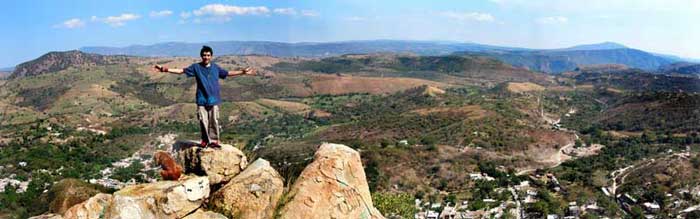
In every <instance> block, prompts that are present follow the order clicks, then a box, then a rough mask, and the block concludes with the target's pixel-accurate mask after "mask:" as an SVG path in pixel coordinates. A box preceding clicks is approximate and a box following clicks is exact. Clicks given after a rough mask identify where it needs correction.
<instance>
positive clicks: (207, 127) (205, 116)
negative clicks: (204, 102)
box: [197, 106, 220, 143]
mask: <svg viewBox="0 0 700 219" xmlns="http://www.w3.org/2000/svg"><path fill="white" fill-rule="evenodd" d="M197 118H198V119H199V129H200V132H201V133H202V141H204V142H206V143H211V142H217V143H218V142H219V133H220V129H219V106H197Z"/></svg>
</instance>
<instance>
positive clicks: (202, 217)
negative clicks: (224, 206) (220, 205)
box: [182, 209, 228, 219]
mask: <svg viewBox="0 0 700 219" xmlns="http://www.w3.org/2000/svg"><path fill="white" fill-rule="evenodd" d="M182 219H228V218H227V217H226V216H224V215H222V214H219V213H216V212H213V211H204V210H202V209H197V211H195V212H194V213H192V214H190V215H187V216H186V217H184V218H182Z"/></svg>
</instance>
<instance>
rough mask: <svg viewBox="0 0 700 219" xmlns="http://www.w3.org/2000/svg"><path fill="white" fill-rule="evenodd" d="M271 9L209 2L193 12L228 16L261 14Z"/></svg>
mask: <svg viewBox="0 0 700 219" xmlns="http://www.w3.org/2000/svg"><path fill="white" fill-rule="evenodd" d="M269 12H270V9H268V8H267V7H264V6H259V7H239V6H233V5H224V4H209V5H205V6H202V7H201V8H199V9H197V10H194V11H193V12H192V13H193V14H194V15H196V16H205V15H209V16H221V17H227V16H231V15H260V14H268V13H269Z"/></svg>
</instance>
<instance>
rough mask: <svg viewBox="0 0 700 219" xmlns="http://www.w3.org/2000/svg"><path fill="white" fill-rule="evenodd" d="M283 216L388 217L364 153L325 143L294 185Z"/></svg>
mask: <svg viewBox="0 0 700 219" xmlns="http://www.w3.org/2000/svg"><path fill="white" fill-rule="evenodd" d="M287 197H290V199H289V200H288V202H287V203H286V204H285V205H284V207H283V208H282V210H281V212H280V218H282V219H286V218H291V219H298V218H338V219H340V218H348V219H358V218H363V219H364V218H367V219H369V218H384V217H383V216H382V214H381V213H380V212H379V211H378V210H377V209H376V208H374V206H373V204H372V197H371V196H370V193H369V185H368V184H367V180H366V178H365V171H364V169H363V168H362V161H361V160H360V154H359V153H358V152H357V151H355V150H353V149H351V148H349V147H347V146H345V145H340V144H330V143H324V144H322V145H321V146H320V147H319V149H318V150H317V151H316V154H315V155H314V161H313V162H312V163H311V164H309V165H308V166H306V168H305V169H304V171H302V173H301V175H300V176H299V178H297V180H296V182H295V183H294V185H293V186H292V188H291V189H290V191H289V194H288V196H287Z"/></svg>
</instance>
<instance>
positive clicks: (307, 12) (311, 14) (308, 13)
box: [301, 10, 321, 17]
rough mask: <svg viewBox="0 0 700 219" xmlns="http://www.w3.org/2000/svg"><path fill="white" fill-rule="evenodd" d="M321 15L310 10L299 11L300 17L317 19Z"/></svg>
mask: <svg viewBox="0 0 700 219" xmlns="http://www.w3.org/2000/svg"><path fill="white" fill-rule="evenodd" d="M320 15H321V14H319V13H318V12H317V11H312V10H302V11H301V16H306V17H318V16H320Z"/></svg>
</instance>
